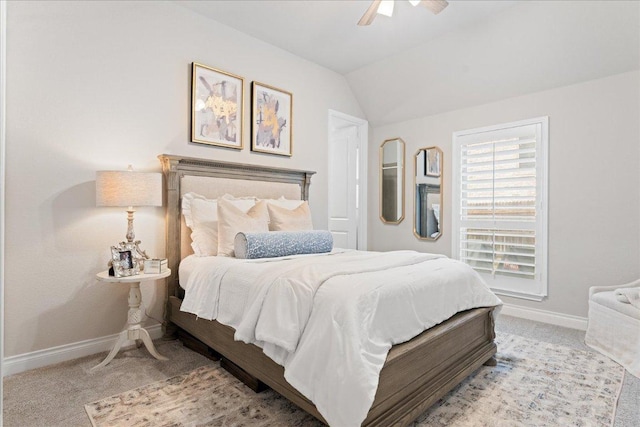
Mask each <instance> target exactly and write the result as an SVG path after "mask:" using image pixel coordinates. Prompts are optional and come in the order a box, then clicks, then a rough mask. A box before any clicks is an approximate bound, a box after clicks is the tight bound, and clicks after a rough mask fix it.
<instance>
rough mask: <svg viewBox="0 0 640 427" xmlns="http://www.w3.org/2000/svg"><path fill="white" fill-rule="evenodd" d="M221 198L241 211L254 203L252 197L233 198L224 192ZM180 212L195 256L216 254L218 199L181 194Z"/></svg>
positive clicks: (193, 194)
mask: <svg viewBox="0 0 640 427" xmlns="http://www.w3.org/2000/svg"><path fill="white" fill-rule="evenodd" d="M221 199H225V200H229V201H230V202H231V203H233V205H234V206H236V207H238V208H239V209H241V210H242V211H247V210H249V209H251V207H252V206H253V205H254V204H255V199H254V198H243V199H235V198H233V196H231V195H229V194H225V195H224V196H222V197H221ZM182 214H183V215H184V220H185V222H186V224H187V227H189V228H190V229H191V248H193V253H194V254H195V255H196V256H214V255H217V254H218V200H215V199H207V198H206V197H204V196H202V195H200V194H196V193H187V194H184V195H183V196H182Z"/></svg>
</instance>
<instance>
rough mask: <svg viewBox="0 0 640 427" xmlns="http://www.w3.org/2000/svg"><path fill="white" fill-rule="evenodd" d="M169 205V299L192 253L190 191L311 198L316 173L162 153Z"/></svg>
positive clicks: (265, 196)
mask: <svg viewBox="0 0 640 427" xmlns="http://www.w3.org/2000/svg"><path fill="white" fill-rule="evenodd" d="M158 158H159V159H160V161H161V162H162V171H163V173H164V178H165V179H164V190H165V191H164V192H165V197H164V205H165V206H166V256H167V260H168V264H169V265H168V266H169V268H170V269H171V276H169V278H168V279H167V298H168V297H169V296H171V295H177V291H178V265H179V264H180V261H181V260H182V258H184V257H185V256H187V255H189V254H190V253H191V246H190V243H191V239H190V237H189V236H190V232H189V231H188V229H187V228H186V225H185V223H184V219H183V218H182V215H181V211H180V205H181V202H182V195H183V194H186V193H188V192H194V193H198V194H201V195H203V196H205V197H207V198H211V199H215V198H217V197H220V196H223V195H224V194H231V195H233V196H236V197H242V196H255V197H258V198H261V199H277V198H279V197H281V196H284V197H286V198H288V199H301V200H308V199H309V185H310V184H311V176H312V175H313V174H314V173H315V172H311V171H302V170H292V169H281V168H274V167H268V166H258V165H247V164H239V163H228V162H220V161H217V160H207V159H197V158H191V157H183V156H174V155H169V154H162V155H160V156H158Z"/></svg>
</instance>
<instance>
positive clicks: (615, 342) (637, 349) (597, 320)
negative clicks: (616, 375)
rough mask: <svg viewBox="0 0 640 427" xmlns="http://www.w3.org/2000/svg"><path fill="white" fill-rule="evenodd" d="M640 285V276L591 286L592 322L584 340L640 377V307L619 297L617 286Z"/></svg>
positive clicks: (590, 305)
mask: <svg viewBox="0 0 640 427" xmlns="http://www.w3.org/2000/svg"><path fill="white" fill-rule="evenodd" d="M638 286H640V280H636V281H635V282H632V283H627V284H626V285H622V286H594V287H591V288H590V289H589V326H588V327H587V334H586V336H585V343H586V344H587V345H588V346H589V347H591V348H593V349H595V350H598V351H599V352H600V353H602V354H604V355H605V356H608V357H610V358H611V359H613V360H615V361H616V362H618V363H619V364H621V365H622V366H624V367H625V368H626V369H627V371H629V372H630V373H631V374H632V375H634V376H636V377H638V378H640V309H638V308H637V307H634V306H633V305H631V304H626V303H623V302H620V301H618V299H617V298H616V295H615V290H616V289H621V288H632V287H638Z"/></svg>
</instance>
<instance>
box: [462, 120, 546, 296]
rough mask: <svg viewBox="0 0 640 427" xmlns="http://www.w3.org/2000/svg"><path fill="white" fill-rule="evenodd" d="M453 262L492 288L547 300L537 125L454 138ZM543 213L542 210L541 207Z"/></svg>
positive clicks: (542, 173) (540, 137)
mask: <svg viewBox="0 0 640 427" xmlns="http://www.w3.org/2000/svg"><path fill="white" fill-rule="evenodd" d="M455 142H456V144H455V149H457V150H458V152H457V156H456V157H457V161H458V164H457V167H458V169H459V170H458V173H457V176H458V180H459V184H458V186H457V192H458V197H457V200H456V201H457V203H458V206H457V218H454V223H455V224H456V227H457V230H455V231H456V232H455V233H454V235H456V236H457V239H456V240H457V242H454V245H456V244H457V247H456V248H454V252H456V254H457V257H458V259H460V260H461V261H463V262H464V263H466V264H468V265H470V266H471V267H473V268H474V269H475V270H476V271H478V272H479V273H481V275H483V276H484V277H485V279H486V280H487V282H488V284H489V286H490V287H492V288H493V289H494V290H496V291H502V293H504V294H507V295H512V296H524V297H530V298H533V299H541V298H542V297H543V296H544V295H546V271H543V270H544V269H546V262H545V258H546V253H545V252H546V212H545V211H544V210H546V206H543V203H542V201H543V197H544V196H545V194H546V170H545V169H546V161H545V160H544V159H545V157H544V152H545V151H546V150H545V149H544V147H543V144H542V142H543V123H541V122H537V123H535V122H534V123H527V124H511V125H503V126H502V127H494V128H491V129H488V130H479V131H475V132H474V131H471V132H468V133H465V134H462V135H456V141H455ZM543 209H544V210H543Z"/></svg>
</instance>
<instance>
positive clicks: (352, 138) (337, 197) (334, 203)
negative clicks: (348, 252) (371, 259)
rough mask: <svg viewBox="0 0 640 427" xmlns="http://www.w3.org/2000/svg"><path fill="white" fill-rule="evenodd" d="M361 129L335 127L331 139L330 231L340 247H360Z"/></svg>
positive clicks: (335, 243)
mask: <svg viewBox="0 0 640 427" xmlns="http://www.w3.org/2000/svg"><path fill="white" fill-rule="evenodd" d="M357 131H358V129H357V127H356V126H348V127H346V128H342V129H338V130H335V131H334V132H333V134H332V137H331V138H330V141H329V231H331V234H333V245H334V246H335V247H337V248H345V249H357V248H358V176H357V169H358V138H357Z"/></svg>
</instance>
